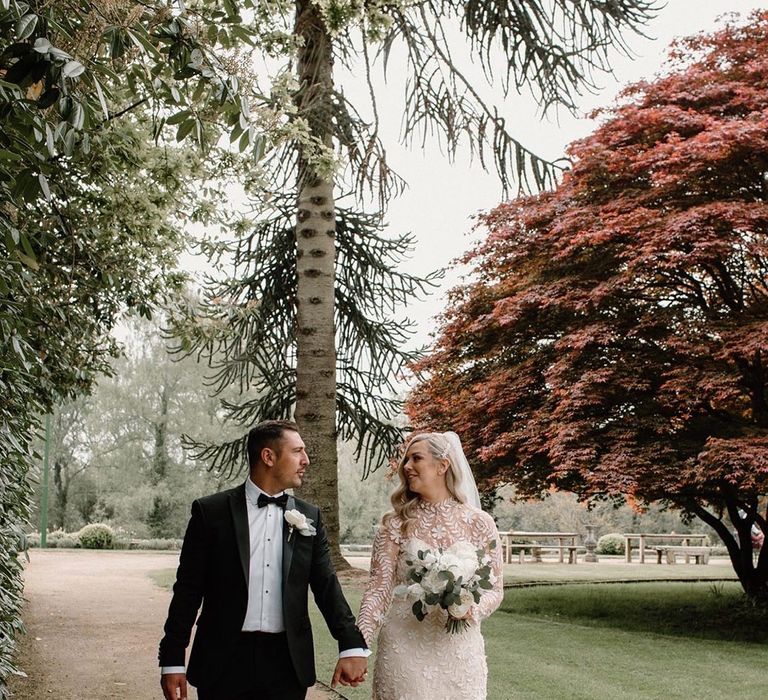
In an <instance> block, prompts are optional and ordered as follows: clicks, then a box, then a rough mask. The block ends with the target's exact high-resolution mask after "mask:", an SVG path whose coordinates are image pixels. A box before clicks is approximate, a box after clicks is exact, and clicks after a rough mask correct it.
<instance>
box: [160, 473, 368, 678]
mask: <svg viewBox="0 0 768 700" xmlns="http://www.w3.org/2000/svg"><path fill="white" fill-rule="evenodd" d="M260 493H264V494H265V495H267V496H269V495H270V494H268V493H266V492H265V491H262V490H261V489H260V488H259V487H258V486H256V484H254V483H253V482H252V481H251V479H250V477H249V478H247V479H246V480H245V505H246V509H247V512H248V536H249V542H250V562H249V566H248V607H247V608H246V611H245V619H244V620H243V632H283V631H285V622H284V621H283V573H282V572H283V515H284V512H283V509H282V508H281V507H280V506H278V505H276V504H275V503H268V504H267V505H266V506H262V507H261V508H259V506H258V503H257V502H258V499H259V494H260ZM283 493H284V492H283V491H281V492H280V493H275V494H272V495H273V496H280V495H282V494H283ZM370 653H371V651H370V649H345V650H344V651H342V652H340V653H339V658H341V659H343V658H345V657H349V656H368V655H370ZM185 670H186V669H185V667H184V666H163V667H162V668H161V673H163V674H166V673H185Z"/></svg>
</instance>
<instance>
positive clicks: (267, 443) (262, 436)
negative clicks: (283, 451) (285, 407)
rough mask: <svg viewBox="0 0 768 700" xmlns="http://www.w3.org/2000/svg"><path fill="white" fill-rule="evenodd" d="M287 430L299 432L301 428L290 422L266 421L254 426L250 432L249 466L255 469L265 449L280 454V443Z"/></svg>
mask: <svg viewBox="0 0 768 700" xmlns="http://www.w3.org/2000/svg"><path fill="white" fill-rule="evenodd" d="M286 430H293V431H294V432H295V433H298V432H299V426H298V425H296V423H294V422H293V421H290V420H265V421H262V422H261V423H257V424H256V425H254V426H253V427H252V428H251V429H250V431H249V432H248V466H249V467H253V465H254V464H256V462H258V461H259V455H260V454H261V451H262V450H263V449H264V448H265V447H269V448H270V449H272V450H275V452H279V450H278V449H276V446H277V445H278V444H279V443H280V440H281V439H282V437H283V435H284V433H285V431H286Z"/></svg>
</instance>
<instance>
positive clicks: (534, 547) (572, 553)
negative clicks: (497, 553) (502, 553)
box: [504, 542, 579, 564]
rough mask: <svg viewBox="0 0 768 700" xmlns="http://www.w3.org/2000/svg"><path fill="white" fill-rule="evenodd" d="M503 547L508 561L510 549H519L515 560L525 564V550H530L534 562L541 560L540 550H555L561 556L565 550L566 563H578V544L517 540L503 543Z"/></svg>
mask: <svg viewBox="0 0 768 700" xmlns="http://www.w3.org/2000/svg"><path fill="white" fill-rule="evenodd" d="M504 548H505V549H506V550H507V556H506V557H505V559H506V561H507V562H509V561H510V560H511V557H510V555H509V552H511V551H512V550H515V549H516V550H519V551H518V552H517V560H518V561H519V562H520V563H521V564H525V551H526V550H530V552H531V557H532V559H533V561H534V562H541V553H542V552H557V553H558V554H559V555H560V556H561V557H562V556H563V554H564V553H565V552H567V553H568V563H569V564H577V563H578V549H579V546H578V545H575V544H564V545H558V544H536V543H532V542H527V543H525V544H523V543H519V542H512V543H510V544H507V545H504Z"/></svg>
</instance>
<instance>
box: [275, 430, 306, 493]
mask: <svg viewBox="0 0 768 700" xmlns="http://www.w3.org/2000/svg"><path fill="white" fill-rule="evenodd" d="M274 453H275V459H274V462H273V465H272V477H273V479H274V480H275V481H276V482H277V484H279V486H280V488H281V489H295V488H298V487H299V486H301V481H302V479H303V478H304V472H305V471H306V469H307V467H308V466H309V457H308V456H307V450H306V448H305V446H304V441H303V440H302V439H301V435H299V434H298V433H297V432H296V431H294V430H286V431H285V432H284V433H283V436H282V437H281V438H280V440H279V441H278V443H277V444H276V445H275V449H274Z"/></svg>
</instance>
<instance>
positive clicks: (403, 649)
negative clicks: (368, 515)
mask: <svg viewBox="0 0 768 700" xmlns="http://www.w3.org/2000/svg"><path fill="white" fill-rule="evenodd" d="M400 525H401V521H400V519H399V518H397V517H395V518H392V519H391V520H390V521H389V522H388V523H387V525H386V526H381V527H380V528H379V531H378V533H377V534H376V538H375V539H374V542H373V553H372V558H371V576H370V579H369V581H368V585H367V587H366V590H365V594H364V595H363V601H362V604H361V606H360V615H359V616H358V626H359V628H360V631H361V632H362V633H363V636H364V637H365V640H366V642H367V643H368V645H369V646H370V645H371V643H372V641H373V639H374V637H375V635H376V632H377V630H379V628H381V629H380V631H379V637H378V648H377V651H376V662H375V665H374V672H373V696H372V697H373V700H446V699H448V698H450V700H485V697H486V681H487V675H488V668H487V665H486V661H485V644H484V642H483V637H482V634H481V633H480V620H482V619H484V618H486V617H488V615H490V614H491V613H492V612H493V611H494V610H496V608H498V607H499V604H500V603H501V600H502V597H503V581H502V574H503V572H502V559H501V543H500V542H499V534H498V531H497V530H496V525H495V523H494V522H493V519H492V518H491V517H490V516H489V515H488V514H487V513H484V512H483V511H481V510H477V509H476V508H473V507H471V506H468V505H465V504H462V503H459V502H457V501H455V500H453V499H450V500H447V501H443V502H441V503H427V502H425V501H420V502H419V505H418V510H417V517H416V522H415V525H414V526H413V529H412V530H411V531H410V532H409V533H408V537H407V538H403V536H402V535H401V533H400ZM412 539H419V540H423V541H424V542H426V543H427V544H428V545H430V546H431V547H443V548H446V547H449V546H450V545H452V544H454V543H455V542H458V541H460V540H464V541H467V542H469V543H471V544H472V545H473V546H474V547H475V548H476V549H486V550H487V549H488V545H489V543H490V542H491V541H495V542H496V546H495V548H494V549H492V550H491V557H492V570H493V575H494V579H493V580H494V586H493V589H492V590H486V591H483V595H482V597H481V599H480V603H479V604H476V605H474V606H473V609H472V621H471V622H470V625H469V628H468V629H467V630H465V631H464V632H460V633H457V634H451V633H448V632H446V630H445V622H446V613H445V612H443V611H441V610H438V611H434V612H430V613H429V614H428V615H427V617H426V618H425V619H424V620H423V621H421V622H419V621H418V620H417V619H416V617H415V616H414V614H413V612H412V610H411V607H412V605H413V602H412V601H411V600H408V599H406V598H404V597H402V596H398V595H395V596H393V591H394V588H395V586H396V585H398V584H401V583H406V575H407V566H406V564H405V561H404V559H405V555H404V551H405V548H406V547H407V545H408V542H409V541H410V540H412ZM409 583H410V582H409Z"/></svg>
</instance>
